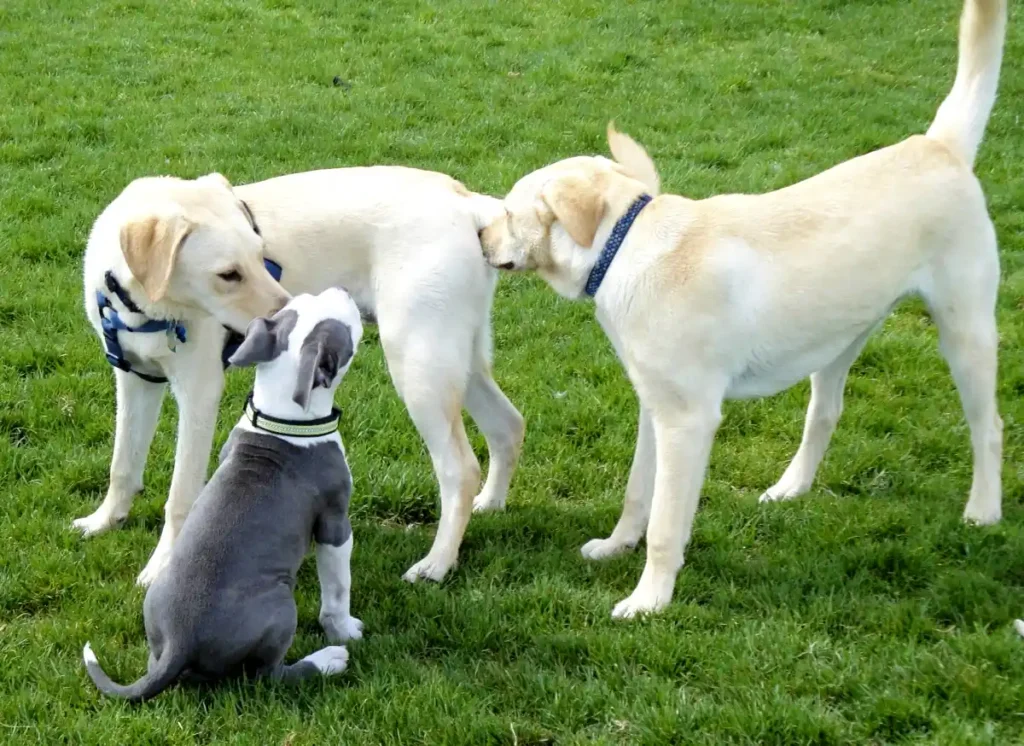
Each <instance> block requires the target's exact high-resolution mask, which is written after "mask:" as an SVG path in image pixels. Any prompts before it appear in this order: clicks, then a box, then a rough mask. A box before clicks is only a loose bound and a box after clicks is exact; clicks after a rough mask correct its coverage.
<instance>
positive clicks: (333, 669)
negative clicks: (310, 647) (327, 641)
mask: <svg viewBox="0 0 1024 746" xmlns="http://www.w3.org/2000/svg"><path fill="white" fill-rule="evenodd" d="M302 660H304V661H308V662H309V663H312V664H313V665H314V666H316V667H317V670H319V671H320V673H321V674H322V675H323V676H334V675H336V674H339V673H341V672H342V671H344V670H345V669H346V668H347V667H348V650H346V649H345V646H344V645H331V646H330V647H327V648H324V649H322V650H317V651H316V652H315V653H311V654H310V655H307V656H306V657H305V658H303V659H302Z"/></svg>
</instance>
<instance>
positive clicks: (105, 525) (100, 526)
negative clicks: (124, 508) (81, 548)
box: [71, 508, 127, 538]
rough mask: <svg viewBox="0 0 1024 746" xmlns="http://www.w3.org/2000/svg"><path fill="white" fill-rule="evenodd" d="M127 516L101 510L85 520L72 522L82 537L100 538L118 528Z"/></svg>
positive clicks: (78, 519) (79, 519)
mask: <svg viewBox="0 0 1024 746" xmlns="http://www.w3.org/2000/svg"><path fill="white" fill-rule="evenodd" d="M126 517H127V516H124V515H117V514H115V513H111V512H110V511H109V510H106V509H105V508H100V509H99V510H97V511H96V512H95V513H93V514H92V515H87V516H86V517H85V518H77V519H75V520H73V521H72V522H71V527H72V528H74V529H77V530H79V531H81V532H82V536H83V537H85V538H87V537H89V536H98V535H99V534H102V533H105V532H107V531H109V530H110V529H112V528H117V527H118V526H119V525H121V522H122V521H124V519H125V518H126Z"/></svg>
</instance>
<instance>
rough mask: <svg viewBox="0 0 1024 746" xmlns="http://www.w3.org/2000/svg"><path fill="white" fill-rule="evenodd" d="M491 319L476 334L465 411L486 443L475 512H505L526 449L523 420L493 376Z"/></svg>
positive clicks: (474, 503)
mask: <svg viewBox="0 0 1024 746" xmlns="http://www.w3.org/2000/svg"><path fill="white" fill-rule="evenodd" d="M490 336H491V330H490V321H489V319H488V320H487V321H486V322H485V323H484V325H483V327H482V328H481V329H479V330H478V331H477V341H476V351H475V354H474V356H473V369H472V372H471V373H470V376H469V386H468V388H467V390H466V409H467V410H468V411H469V416H470V417H472V418H473V421H474V422H475V423H476V425H477V427H479V428H480V432H482V433H483V435H484V438H485V439H486V441H487V453H488V464H487V479H486V481H485V482H484V487H483V489H482V490H481V491H480V494H479V495H477V496H476V498H474V500H473V510H474V512H477V511H487V510H502V509H504V507H505V499H506V497H508V488H509V484H510V483H511V482H512V473H513V472H514V471H515V468H516V462H517V461H518V460H519V454H520V452H521V451H522V448H523V436H524V433H525V429H526V426H525V423H524V422H523V416H522V415H521V414H520V413H519V410H517V409H516V408H515V405H513V404H512V402H510V401H509V400H508V397H506V396H505V394H504V393H503V392H502V390H501V389H500V388H498V384H497V383H495V382H494V378H493V377H492V376H491V350H490V347H491V342H490Z"/></svg>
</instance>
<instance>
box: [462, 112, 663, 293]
mask: <svg viewBox="0 0 1024 746" xmlns="http://www.w3.org/2000/svg"><path fill="white" fill-rule="evenodd" d="M608 145H609V147H610V148H611V152H612V156H613V158H614V160H611V159H608V158H604V157H601V156H594V157H591V156H579V157H576V158H567V159H565V160H562V161H558V162H557V163H553V164H551V165H550V166H545V167H544V168H542V169H540V170H538V171H534V172H533V173H530V174H527V175H526V176H524V177H523V178H522V179H520V180H519V181H518V182H517V183H516V184H515V186H513V187H512V191H510V192H509V193H508V195H507V196H506V197H505V200H504V204H505V214H504V215H501V216H499V217H498V219H497V220H495V221H494V222H493V223H491V224H490V225H489V226H487V227H486V228H484V229H483V230H482V231H481V232H480V244H481V247H482V248H483V252H484V257H485V258H486V259H487V261H488V262H489V263H490V264H491V265H492V266H494V267H498V268H499V269H507V270H536V271H537V273H538V274H540V275H541V277H543V278H544V279H545V280H547V281H548V283H549V284H550V285H551V286H552V287H553V288H554V289H555V290H557V291H558V292H559V293H562V294H563V295H565V296H566V297H570V298H575V297H577V296H578V295H579V294H580V292H581V291H582V288H583V286H584V285H585V284H586V278H587V275H588V274H589V272H590V269H591V268H592V267H593V266H594V263H595V262H596V261H597V258H598V255H599V253H600V247H599V246H595V245H594V243H595V241H594V239H595V237H596V236H597V235H598V234H599V233H600V232H601V228H602V226H603V224H604V223H605V222H606V221H610V224H614V222H615V221H616V220H617V219H618V218H619V214H617V213H616V212H615V211H614V210H616V209H618V208H619V207H620V203H624V205H625V206H626V207H628V205H629V203H630V202H631V201H632V200H633V199H635V198H636V196H637V195H638V194H639V193H640V192H643V191H646V192H648V193H650V194H651V195H652V196H653V195H656V194H657V193H658V188H659V179H658V172H657V170H656V169H655V167H654V163H653V162H652V161H651V159H650V157H649V156H648V155H647V153H646V151H645V150H644V149H643V148H642V147H641V146H640V145H638V144H637V143H636V142H634V141H633V140H632V139H631V138H629V137H628V136H627V135H624V134H622V133H620V132H616V130H615V127H614V126H613V125H611V124H609V125H608ZM622 209H625V208H622Z"/></svg>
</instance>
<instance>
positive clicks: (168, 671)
mask: <svg viewBox="0 0 1024 746" xmlns="http://www.w3.org/2000/svg"><path fill="white" fill-rule="evenodd" d="M82 658H83V659H84V660H85V670H86V671H88V672H89V678H91V679H92V683H94V684H95V685H96V688H97V689H99V690H100V691H101V692H103V693H104V694H106V695H107V696H109V697H120V698H121V699H127V700H129V701H131V702H141V701H143V700H145V699H150V698H151V697H155V696H156V695H158V694H159V693H160V692H162V691H163V690H164V689H166V688H167V687H169V686H170V685H171V684H173V683H174V681H175V680H176V679H177V678H178V676H179V675H180V674H181V672H182V670H183V669H184V668H185V663H186V661H185V659H184V658H179V657H176V656H174V655H173V654H172V653H171V652H170V651H168V650H165V651H164V654H163V655H162V656H161V657H160V659H159V660H158V661H157V663H156V665H155V666H154V667H153V668H151V669H150V670H149V671H147V672H146V674H145V675H144V676H143V677H142V678H141V679H139V680H138V681H136V682H135V683H134V684H128V685H122V684H118V683H115V682H114V681H112V680H111V678H110V677H109V676H107V674H106V672H105V671H104V670H103V669H102V668H101V667H100V662H99V661H98V660H97V659H96V654H95V653H93V652H92V647H91V646H90V645H89V643H85V647H84V648H83V649H82Z"/></svg>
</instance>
